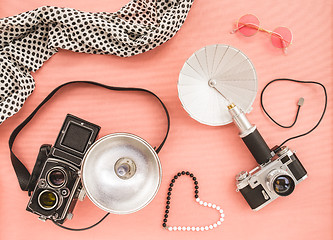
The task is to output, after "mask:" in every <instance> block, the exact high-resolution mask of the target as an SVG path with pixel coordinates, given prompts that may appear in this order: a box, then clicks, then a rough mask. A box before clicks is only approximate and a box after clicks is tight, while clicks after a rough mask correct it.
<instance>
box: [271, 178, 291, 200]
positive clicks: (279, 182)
mask: <svg viewBox="0 0 333 240" xmlns="http://www.w3.org/2000/svg"><path fill="white" fill-rule="evenodd" d="M273 189H274V191H275V193H276V194H278V195H280V196H288V195H290V194H291V193H292V192H293V191H294V189H295V182H294V180H293V179H292V178H291V177H290V176H288V175H279V176H277V177H276V178H275V179H274V181H273Z"/></svg>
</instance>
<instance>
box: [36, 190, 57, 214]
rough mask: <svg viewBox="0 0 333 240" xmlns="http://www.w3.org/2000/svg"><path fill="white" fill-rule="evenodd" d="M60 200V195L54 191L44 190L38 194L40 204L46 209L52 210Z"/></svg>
mask: <svg viewBox="0 0 333 240" xmlns="http://www.w3.org/2000/svg"><path fill="white" fill-rule="evenodd" d="M58 202H59V199H58V195H57V194H56V193H55V192H53V191H50V190H44V191H42V192H41V193H39V195H38V205H39V206H40V207H41V208H42V209H44V210H52V209H53V208H55V207H56V206H57V205H58Z"/></svg>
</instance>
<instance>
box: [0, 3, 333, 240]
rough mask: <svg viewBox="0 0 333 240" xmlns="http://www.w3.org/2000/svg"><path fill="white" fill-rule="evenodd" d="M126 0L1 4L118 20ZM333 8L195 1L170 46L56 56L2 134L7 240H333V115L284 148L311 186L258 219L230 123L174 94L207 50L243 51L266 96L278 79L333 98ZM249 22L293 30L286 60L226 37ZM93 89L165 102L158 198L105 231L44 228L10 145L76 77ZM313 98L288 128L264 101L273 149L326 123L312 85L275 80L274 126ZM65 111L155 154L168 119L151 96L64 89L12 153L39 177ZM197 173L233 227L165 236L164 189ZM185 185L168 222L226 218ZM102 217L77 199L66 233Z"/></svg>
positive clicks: (0, 204) (260, 40) (245, 160)
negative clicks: (182, 174)
mask: <svg viewBox="0 0 333 240" xmlns="http://www.w3.org/2000/svg"><path fill="white" fill-rule="evenodd" d="M127 2H128V0H99V1H90V0H85V1H74V0H73V1H65V0H28V1H20V0H1V3H0V17H7V16H10V15H16V14H18V13H21V12H24V11H28V10H32V9H34V8H37V7H39V6H43V5H52V6H62V7H72V8H77V9H80V10H83V11H109V12H112V11H116V10H118V9H119V8H120V7H121V6H123V5H125V4H126V3H127ZM332 6H333V5H332V1H331V0H321V1H313V0H302V1H300V0H298V1H296V0H295V1H289V0H279V1H272V0H269V1H267V0H252V1H244V0H233V1H226V0H223V1H221V0H220V1H216V0H195V1H194V4H193V6H192V9H191V11H190V13H189V15H188V18H187V20H186V21H185V23H184V25H183V27H182V28H181V29H180V31H179V32H178V33H177V34H176V36H175V37H174V38H173V39H171V40H170V41H168V42H167V43H165V44H164V45H162V46H160V47H158V48H157V49H154V50H152V51H150V52H148V53H144V54H142V55H139V56H135V57H131V58H119V57H115V56H98V55H88V54H78V53H73V52H69V51H64V50H60V51H59V53H58V54H56V55H55V56H53V57H52V58H51V59H50V60H49V61H47V62H46V63H45V64H44V66H43V67H42V68H41V69H40V70H38V71H37V72H36V73H33V76H34V78H35V80H36V89H35V91H34V93H33V94H32V95H31V96H30V97H29V98H28V100H27V101H26V103H25V104H24V106H23V108H22V109H21V111H20V112H19V113H18V114H16V115H15V116H14V117H11V118H9V119H8V120H6V121H5V122H4V123H3V124H2V125H0V132H1V134H0V159H1V165H0V169H1V181H0V187H1V190H2V191H1V198H0V212H1V214H0V226H1V230H0V239H30V238H31V239H36V240H37V239H46V238H47V239H71V238H73V239H105V238H108V239H120V238H125V239H157V238H158V239H161V240H162V239H170V238H183V239H203V238H205V239H217V238H220V239H268V238H269V239H272V240H273V239H282V238H283V239H314V238H316V239H322V240H324V239H332V191H333V189H332V161H333V160H332V148H331V146H332V135H331V133H332V108H331V105H330V103H331V99H329V105H328V111H327V114H326V116H325V118H324V120H323V122H322V124H321V125H320V126H319V128H318V129H316V130H315V131H314V132H313V133H311V134H310V135H308V136H306V137H303V138H301V139H298V140H294V141H291V142H289V143H288V144H287V145H288V146H289V147H290V148H292V149H294V150H297V155H298V157H299V159H300V160H301V162H302V163H303V164H304V167H305V168H306V169H307V171H308V175H309V178H308V179H307V180H306V181H304V182H302V183H301V184H299V185H298V186H297V187H296V190H295V192H294V193H293V194H292V195H290V196H289V197H287V198H283V199H282V198H280V199H278V200H276V201H275V202H273V203H271V204H269V205H268V206H267V207H265V208H264V209H262V210H261V211H259V212H252V211H251V210H250V208H249V206H248V205H247V203H246V202H245V200H244V199H243V197H242V196H241V194H240V193H237V192H236V191H235V188H236V187H235V182H234V177H235V175H236V174H237V173H238V172H239V171H241V170H251V169H252V168H254V167H255V165H256V162H255V161H254V159H253V158H252V156H251V155H250V153H249V152H248V150H247V149H246V147H245V145H244V144H243V143H242V141H241V140H240V139H239V137H238V135H237V129H236V127H235V126H233V125H232V124H230V125H227V126H222V127H209V126H205V125H202V124H200V123H198V122H196V121H195V120H193V119H192V118H190V117H189V116H188V115H187V113H186V112H185V111H184V110H183V108H182V106H181V104H180V101H179V99H178V95H177V79H178V74H179V71H180V69H181V68H182V66H183V64H184V62H185V60H186V59H187V58H188V57H189V56H190V55H191V54H192V53H193V52H194V51H196V50H198V49H199V48H201V47H203V46H205V45H209V44H216V43H221V44H229V45H232V46H234V47H236V48H239V49H240V50H242V51H243V52H244V53H245V54H246V55H247V56H248V57H249V58H250V59H251V60H252V62H253V64H254V66H255V68H256V71H257V74H258V83H259V85H258V89H259V91H261V90H262V88H263V87H264V85H265V84H266V83H267V82H268V81H270V80H272V79H274V78H278V77H289V78H295V79H300V80H314V81H319V82H321V83H323V84H325V86H326V87H327V89H328V93H329V94H331V93H332V77H333V75H332V57H333V55H332V37H333V35H332V27H333V26H332ZM246 13H253V14H255V15H257V16H258V18H259V19H260V20H261V24H262V26H263V27H265V28H267V29H274V28H275V27H277V26H281V25H282V26H287V27H289V28H290V29H292V31H293V34H294V41H293V44H292V46H291V47H290V48H289V49H288V55H287V56H285V55H283V54H282V52H281V50H280V49H276V48H274V47H273V46H272V45H271V43H270V40H269V38H268V36H266V35H265V34H257V35H255V36H253V37H251V38H245V37H243V36H241V35H240V34H234V35H231V34H229V31H230V30H231V29H232V27H233V24H234V23H235V21H237V19H238V18H239V17H241V16H242V15H243V14H246ZM83 79H86V80H94V81H99V82H102V83H105V84H110V85H114V86H135V87H143V88H147V89H149V90H151V91H153V92H155V93H156V94H157V95H158V96H160V97H161V98H162V99H163V101H165V103H166V105H167V107H168V109H169V111H170V115H171V121H172V125H171V131H170V136H169V138H168V140H167V142H166V144H165V147H164V148H163V149H162V151H161V153H160V154H159V156H160V160H161V162H162V168H163V179H162V185H161V188H160V190H159V192H158V194H157V196H156V197H155V199H154V200H153V201H152V202H151V203H150V204H149V205H148V206H147V207H145V208H144V209H142V210H141V211H139V212H137V213H134V214H130V215H122V216H119V215H110V216H109V217H108V218H107V219H106V220H105V221H104V222H103V223H102V224H100V225H99V226H98V227H96V228H94V229H91V230H89V231H85V232H70V231H66V230H63V229H60V228H58V227H57V226H55V225H53V224H52V223H51V222H49V221H48V222H46V223H43V222H41V221H39V220H37V218H36V215H33V214H31V213H28V212H26V211H25V208H26V204H27V202H28V196H27V194H26V192H22V191H21V190H20V188H19V185H18V183H17V179H16V176H15V174H14V171H13V168H12V166H11V162H10V158H9V150H8V143H7V142H8V138H9V135H10V133H11V132H12V131H13V129H14V128H15V127H16V126H17V125H18V124H19V123H21V122H22V121H23V120H24V119H25V118H26V117H27V116H28V114H29V113H30V112H31V111H32V110H33V109H34V108H35V107H36V106H37V105H38V103H40V102H41V101H42V99H43V98H44V97H45V96H46V95H47V94H48V93H49V92H50V91H51V90H52V89H54V88H55V87H56V86H58V85H60V84H61V83H64V82H67V81H70V80H83ZM301 96H303V97H304V98H305V104H304V106H303V108H302V109H301V113H300V116H299V121H298V123H297V125H296V126H295V127H294V128H292V129H290V130H284V129H282V130H281V129H280V128H279V127H277V126H276V125H274V124H273V123H272V122H271V121H270V120H269V119H268V118H267V117H266V116H265V115H264V113H263V111H262V110H261V108H260V105H259V94H258V96H257V98H256V100H255V102H254V104H253V108H254V109H253V111H252V112H251V113H250V114H249V116H248V117H249V119H250V121H251V122H253V123H255V124H256V125H257V127H258V129H259V130H260V132H261V134H262V135H263V136H264V138H265V140H266V141H267V143H268V145H269V146H271V147H272V146H274V145H276V144H280V143H281V142H282V141H283V140H285V139H286V138H287V137H290V136H294V135H295V134H298V133H303V132H304V131H306V130H308V129H310V128H311V127H312V126H313V125H314V124H315V123H316V122H317V120H318V119H319V117H320V114H321V112H322V108H323V104H324V100H323V99H324V97H323V93H322V90H321V89H320V88H319V87H317V86H312V85H309V86H308V85H298V84H297V85H296V84H293V83H287V84H285V83H277V84H276V85H275V86H274V87H271V88H269V89H268V91H267V92H266V99H265V105H266V107H267V110H268V111H269V112H270V113H271V114H272V116H273V117H274V118H276V120H277V121H279V122H281V123H284V124H288V123H290V122H292V121H293V118H294V114H295V111H296V102H297V100H298V98H299V97H301ZM66 113H72V114H74V115H77V116H79V117H81V118H84V119H86V120H89V121H91V122H94V123H96V124H98V125H100V126H102V129H101V132H100V136H104V135H107V134H109V133H113V132H130V133H134V134H136V135H139V136H141V137H142V138H144V139H146V140H147V141H148V142H149V143H151V145H153V146H156V145H158V144H159V143H160V141H161V140H162V137H163V134H164V132H165V128H166V120H165V117H164V115H163V112H162V110H161V108H160V106H159V105H158V104H157V102H156V101H155V100H153V99H152V98H151V97H150V96H146V95H142V94H130V93H129V94H127V93H117V92H109V91H106V90H103V89H99V88H96V87H87V86H80V87H68V88H66V89H64V90H63V91H62V92H61V94H59V95H57V96H56V97H55V98H54V100H53V101H52V102H50V103H49V104H47V106H46V107H45V108H44V109H43V110H42V111H41V112H40V113H39V114H38V117H37V118H36V119H34V120H33V122H31V124H30V125H29V126H28V127H26V129H25V130H24V131H23V132H22V134H21V135H20V136H19V137H18V139H17V142H16V144H15V151H16V153H17V155H18V156H19V157H20V158H21V159H22V161H24V163H25V164H26V165H27V167H28V168H29V170H31V169H32V167H33V165H34V162H35V159H36V156H37V153H38V150H39V146H40V145H41V144H43V143H50V144H53V143H54V141H55V138H56V136H57V134H58V132H59V129H60V127H61V124H62V122H63V120H64V117H65V115H66ZM183 169H184V170H189V171H191V172H193V173H194V174H195V175H196V176H197V178H198V180H199V186H200V197H201V198H202V199H204V200H206V201H209V202H214V203H216V204H219V205H221V206H222V208H223V209H224V211H225V214H226V217H225V222H224V223H223V224H222V225H221V226H220V227H218V228H217V229H214V230H211V231H208V232H198V233H197V232H194V233H193V232H168V231H165V230H164V229H163V228H162V227H161V224H162V218H163V213H164V208H165V198H166V192H167V188H168V185H169V181H170V179H171V177H172V176H173V175H174V174H175V173H176V172H178V171H180V170H183ZM192 188H193V184H192V182H191V181H190V179H189V178H187V179H186V178H183V179H182V180H180V181H179V182H178V183H177V185H176V186H175V188H174V191H173V198H172V204H171V213H170V214H169V216H170V217H169V224H170V225H176V226H179V225H185V226H188V225H190V226H192V225H207V224H211V223H213V222H214V221H216V220H217V218H218V214H217V213H216V212H215V211H213V210H211V209H207V208H203V207H200V206H199V205H197V204H195V203H194V200H193V190H192ZM103 215H104V212H103V211H102V210H99V209H98V208H97V207H95V206H94V205H93V204H92V203H91V202H90V200H89V199H85V201H84V202H80V203H79V204H78V205H77V206H76V209H75V211H74V218H73V220H71V221H67V222H66V223H65V225H67V226H71V227H85V226H88V225H90V224H92V223H94V222H96V221H97V220H98V219H99V218H101V216H103Z"/></svg>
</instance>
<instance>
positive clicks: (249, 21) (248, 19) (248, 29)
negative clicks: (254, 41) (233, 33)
mask: <svg viewBox="0 0 333 240" xmlns="http://www.w3.org/2000/svg"><path fill="white" fill-rule="evenodd" d="M258 28H259V19H258V18H257V17H256V16H254V15H252V14H246V15H244V16H243V17H241V18H240V19H239V21H238V23H237V29H238V30H239V31H240V32H241V33H242V34H243V35H244V36H246V37H250V36H252V35H254V34H256V33H257V32H258Z"/></svg>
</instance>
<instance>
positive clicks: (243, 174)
mask: <svg viewBox="0 0 333 240" xmlns="http://www.w3.org/2000/svg"><path fill="white" fill-rule="evenodd" d="M247 176H249V174H248V172H246V171H241V172H240V173H238V174H237V175H236V181H238V182H240V181H243V180H244V179H245V178H247Z"/></svg>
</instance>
